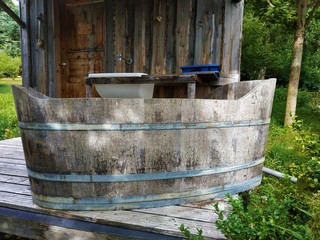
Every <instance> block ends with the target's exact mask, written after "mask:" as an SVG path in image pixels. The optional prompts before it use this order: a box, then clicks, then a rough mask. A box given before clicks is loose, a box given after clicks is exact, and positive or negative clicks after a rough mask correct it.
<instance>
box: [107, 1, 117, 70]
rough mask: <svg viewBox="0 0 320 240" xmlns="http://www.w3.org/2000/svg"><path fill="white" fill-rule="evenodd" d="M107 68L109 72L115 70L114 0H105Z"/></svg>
mask: <svg viewBox="0 0 320 240" xmlns="http://www.w3.org/2000/svg"><path fill="white" fill-rule="evenodd" d="M105 19H106V20H105V21H106V24H105V32H106V33H105V39H106V42H105V53H106V54H105V69H106V71H107V72H114V70H115V54H116V53H115V44H114V33H115V25H114V24H115V23H114V1H113V0H106V1H105Z"/></svg>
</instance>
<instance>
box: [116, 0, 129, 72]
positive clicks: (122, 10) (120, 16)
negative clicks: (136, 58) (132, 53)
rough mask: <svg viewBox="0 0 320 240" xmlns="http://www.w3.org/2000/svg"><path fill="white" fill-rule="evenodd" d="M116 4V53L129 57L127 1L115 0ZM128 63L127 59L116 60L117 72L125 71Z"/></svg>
mask: <svg viewBox="0 0 320 240" xmlns="http://www.w3.org/2000/svg"><path fill="white" fill-rule="evenodd" d="M114 4H115V16H114V22H115V30H114V34H115V36H114V44H115V54H116V56H115V57H117V56H118V55H119V54H121V55H122V57H124V58H126V57H128V55H127V53H126V31H127V27H128V25H127V8H126V6H127V1H126V0H117V1H114ZM125 69H126V63H125V61H118V60H116V61H115V72H125Z"/></svg>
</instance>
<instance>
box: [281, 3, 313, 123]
mask: <svg viewBox="0 0 320 240" xmlns="http://www.w3.org/2000/svg"><path fill="white" fill-rule="evenodd" d="M307 5H308V0H297V14H298V19H297V22H296V31H295V35H294V45H293V52H292V64H291V70H290V81H289V86H288V95H287V106H286V113H285V119H284V124H285V125H291V124H292V122H293V120H294V118H295V116H296V107H297V97H298V88H299V80H300V71H301V63H302V54H303V43H304V37H305V25H306V17H307Z"/></svg>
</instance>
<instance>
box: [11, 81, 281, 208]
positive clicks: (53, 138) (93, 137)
mask: <svg viewBox="0 0 320 240" xmlns="http://www.w3.org/2000/svg"><path fill="white" fill-rule="evenodd" d="M275 83H276V80H275V79H269V80H259V81H246V82H237V83H232V84H229V85H225V86H222V87H219V88H217V89H215V91H214V92H212V93H211V94H210V96H208V97H209V99H102V98H87V99H86V98H83V99H61V98H49V97H47V96H44V95H42V94H40V93H38V92H37V91H35V90H34V89H31V88H24V87H21V86H13V93H14V97H15V104H16V109H17V114H18V120H19V127H20V132H21V138H22V142H23V148H24V154H25V159H26V165H27V170H28V175H29V178H30V184H31V192H32V196H33V200H34V202H35V203H36V204H38V205H39V206H41V207H47V208H53V209H68V210H105V209H112V210H114V209H132V208H148V207H158V206H164V205H174V204H182V203H188V202H195V201H202V200H208V199H213V198H216V197H221V196H224V195H225V194H226V193H228V192H229V193H231V194H234V193H237V192H242V191H246V190H249V189H252V188H254V187H256V186H258V185H259V184H260V182H261V176H262V167H263V162H264V155H265V146H266V140H267V135H268V127H269V122H270V115H271V109H272V102H273V95H274V90H275Z"/></svg>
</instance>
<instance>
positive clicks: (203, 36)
mask: <svg viewBox="0 0 320 240" xmlns="http://www.w3.org/2000/svg"><path fill="white" fill-rule="evenodd" d="M213 3H214V2H213V1H212V0H198V3H197V19H196V26H195V30H196V31H195V33H196V34H195V35H196V38H195V64H208V63H212V34H213V26H212V24H213V20H212V19H213V16H212V15H213V12H212V10H213Z"/></svg>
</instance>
